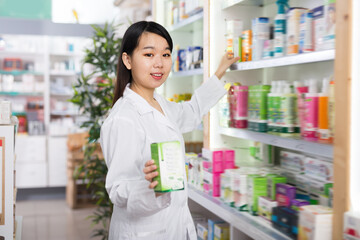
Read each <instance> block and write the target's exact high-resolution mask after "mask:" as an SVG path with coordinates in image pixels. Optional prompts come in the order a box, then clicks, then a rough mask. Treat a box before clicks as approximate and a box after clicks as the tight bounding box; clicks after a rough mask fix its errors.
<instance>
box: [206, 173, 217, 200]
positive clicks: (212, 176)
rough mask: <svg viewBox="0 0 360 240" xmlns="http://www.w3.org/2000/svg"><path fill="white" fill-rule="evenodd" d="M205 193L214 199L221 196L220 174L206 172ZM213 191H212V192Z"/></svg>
mask: <svg viewBox="0 0 360 240" xmlns="http://www.w3.org/2000/svg"><path fill="white" fill-rule="evenodd" d="M203 186H204V192H207V193H209V194H211V195H212V196H214V197H219V196H220V173H212V172H208V171H204V183H203ZM211 190H212V191H211Z"/></svg>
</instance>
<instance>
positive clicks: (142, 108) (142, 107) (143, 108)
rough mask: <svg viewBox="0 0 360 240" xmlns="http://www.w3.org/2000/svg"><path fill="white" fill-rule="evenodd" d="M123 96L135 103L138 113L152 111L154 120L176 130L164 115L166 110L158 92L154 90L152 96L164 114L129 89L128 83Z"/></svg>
mask: <svg viewBox="0 0 360 240" xmlns="http://www.w3.org/2000/svg"><path fill="white" fill-rule="evenodd" d="M123 97H124V98H129V99H131V101H132V102H133V103H134V104H135V107H136V109H137V111H138V112H139V114H140V115H144V114H146V113H150V112H152V113H153V116H154V118H155V119H156V121H158V122H161V123H163V124H165V125H166V126H168V127H170V128H172V129H174V130H176V127H175V126H174V125H173V124H172V123H171V122H170V121H169V119H168V117H167V115H166V114H167V113H166V112H167V110H166V109H165V108H166V106H165V104H164V102H163V101H162V98H161V96H160V95H159V94H157V93H156V92H154V98H155V99H156V101H157V102H158V103H159V104H160V106H161V108H162V110H163V112H164V114H165V116H164V115H163V114H161V113H160V112H159V111H157V110H156V109H154V108H153V107H152V106H151V105H150V104H149V103H148V102H147V101H146V100H145V99H144V98H143V97H141V96H140V95H139V94H137V93H136V92H134V91H133V90H131V89H130V84H128V85H127V86H126V88H125V91H124V95H123Z"/></svg>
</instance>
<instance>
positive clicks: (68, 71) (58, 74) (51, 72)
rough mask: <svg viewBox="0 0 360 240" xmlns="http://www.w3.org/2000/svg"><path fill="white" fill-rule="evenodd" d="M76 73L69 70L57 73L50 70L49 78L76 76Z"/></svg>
mask: <svg viewBox="0 0 360 240" xmlns="http://www.w3.org/2000/svg"><path fill="white" fill-rule="evenodd" d="M77 74H78V73H77V72H75V71H70V70H63V71H58V70H51V71H50V76H71V77H72V76H76V75H77Z"/></svg>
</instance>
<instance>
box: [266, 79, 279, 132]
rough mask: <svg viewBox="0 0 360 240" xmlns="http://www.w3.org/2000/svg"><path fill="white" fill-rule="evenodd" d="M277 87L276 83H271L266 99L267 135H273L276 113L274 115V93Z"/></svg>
mask: <svg viewBox="0 0 360 240" xmlns="http://www.w3.org/2000/svg"><path fill="white" fill-rule="evenodd" d="M276 87H277V82H276V81H273V82H271V90H270V93H269V94H268V97H267V102H268V133H271V134H273V133H275V131H274V129H275V122H276V113H275V104H274V100H275V95H276V93H275V91H276Z"/></svg>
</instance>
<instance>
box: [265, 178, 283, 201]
mask: <svg viewBox="0 0 360 240" xmlns="http://www.w3.org/2000/svg"><path fill="white" fill-rule="evenodd" d="M278 183H286V177H283V176H280V175H277V174H275V175H274V174H269V175H268V176H267V195H268V197H269V198H270V199H271V200H275V199H276V184H278Z"/></svg>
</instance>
